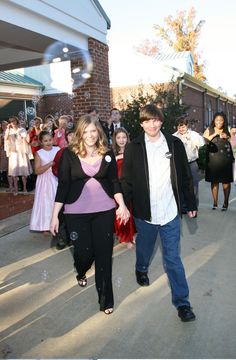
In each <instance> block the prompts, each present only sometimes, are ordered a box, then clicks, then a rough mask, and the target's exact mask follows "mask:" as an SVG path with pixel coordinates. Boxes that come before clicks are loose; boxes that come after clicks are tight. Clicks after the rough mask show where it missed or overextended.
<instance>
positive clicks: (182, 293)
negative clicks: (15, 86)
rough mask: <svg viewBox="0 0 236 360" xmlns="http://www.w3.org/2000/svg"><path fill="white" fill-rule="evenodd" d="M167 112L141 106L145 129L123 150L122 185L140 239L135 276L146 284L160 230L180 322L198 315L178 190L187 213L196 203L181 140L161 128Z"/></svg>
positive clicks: (141, 283)
mask: <svg viewBox="0 0 236 360" xmlns="http://www.w3.org/2000/svg"><path fill="white" fill-rule="evenodd" d="M163 120H164V118H163V114H162V111H161V110H160V109H158V108H157V107H156V106H155V105H153V104H149V105H146V106H144V108H143V109H142V110H141V111H140V125H141V127H142V128H143V130H144V133H142V134H141V135H140V136H139V137H138V138H136V139H135V140H133V141H132V142H131V143H129V144H128V145H127V147H126V149H125V153H124V160H123V166H122V176H121V184H122V188H123V192H124V195H125V199H126V201H127V203H128V202H129V201H131V204H132V210H133V215H134V219H135V225H136V229H137V233H138V234H137V238H136V278H137V282H138V284H139V285H140V286H148V285H149V278H148V270H149V265H150V261H151V257H152V255H153V251H154V246H155V242H156V239H157V235H158V233H160V238H161V245H162V255H163V264H164V268H165V271H166V273H167V276H168V279H169V283H170V288H171V293H172V303H173V305H174V306H175V307H176V308H177V310H178V316H179V317H180V318H181V320H182V321H192V320H195V315H194V313H193V311H192V309H191V306H190V303H189V300H188V296H189V289H188V284H187V281H186V277H185V271H184V267H183V264H182V261H181V258H180V246H179V245H180V219H179V215H178V213H179V212H180V211H181V204H180V193H181V192H182V191H183V194H184V199H185V202H186V205H187V207H188V215H189V217H195V216H196V214H197V207H196V202H195V197H194V192H193V185H192V176H191V171H190V168H189V164H188V160H187V156H186V152H185V149H184V146H183V144H182V142H181V141H180V140H179V139H178V138H176V137H175V136H172V135H170V134H167V133H164V132H162V131H161V126H162V123H163Z"/></svg>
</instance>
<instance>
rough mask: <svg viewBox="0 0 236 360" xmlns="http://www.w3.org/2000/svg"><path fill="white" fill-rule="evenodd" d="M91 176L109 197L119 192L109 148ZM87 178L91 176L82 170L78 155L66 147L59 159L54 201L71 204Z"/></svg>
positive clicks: (113, 157)
mask: <svg viewBox="0 0 236 360" xmlns="http://www.w3.org/2000/svg"><path fill="white" fill-rule="evenodd" d="M93 178H94V179H96V180H97V181H98V182H99V183H100V184H101V186H102V188H103V189H104V190H105V192H106V193H107V195H108V196H109V197H110V198H113V197H114V194H116V193H121V187H120V184H119V180H118V175H117V165H116V159H115V156H114V153H113V152H112V151H111V150H109V151H108V152H107V153H106V154H105V155H104V157H103V159H102V162H101V166H100V169H99V170H98V172H97V174H95V175H94V176H93ZM89 179H91V176H88V175H87V174H85V172H84V171H83V168H82V166H81V162H80V159H79V157H78V156H77V155H76V154H75V153H74V152H72V151H71V150H70V149H69V148H66V149H65V150H64V151H63V153H62V156H61V159H60V161H59V167H58V188H57V193H56V199H55V201H56V202H59V203H63V204H72V203H73V202H75V201H76V200H77V199H78V198H79V196H80V195H81V192H82V190H83V187H84V185H85V183H86V182H87V181H88V180H89Z"/></svg>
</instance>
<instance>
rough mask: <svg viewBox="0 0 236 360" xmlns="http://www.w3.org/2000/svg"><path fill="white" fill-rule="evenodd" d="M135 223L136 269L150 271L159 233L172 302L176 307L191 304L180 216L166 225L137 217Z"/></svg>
mask: <svg viewBox="0 0 236 360" xmlns="http://www.w3.org/2000/svg"><path fill="white" fill-rule="evenodd" d="M135 225H136V229H137V233H138V234H137V238H136V270H137V271H139V272H146V273H147V272H148V268H149V265H150V261H151V257H152V255H153V251H154V247H155V243H156V240H157V235H158V233H159V234H160V238H161V247H162V258H163V266H164V269H165V272H166V274H167V276H168V279H169V283H170V288H171V294H172V303H173V305H174V306H175V307H176V308H178V307H179V306H182V305H190V303H189V301H188V296H189V289H188V284H187V280H186V277H185V271H184V267H183V264H182V261H181V258H180V219H179V216H176V217H175V218H174V219H173V220H172V221H170V222H169V223H167V224H165V225H153V224H149V223H147V222H146V221H144V220H141V219H137V218H135Z"/></svg>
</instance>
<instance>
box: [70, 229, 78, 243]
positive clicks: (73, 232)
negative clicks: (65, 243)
mask: <svg viewBox="0 0 236 360" xmlns="http://www.w3.org/2000/svg"><path fill="white" fill-rule="evenodd" d="M70 239H71V240H72V241H75V240H77V239H78V234H77V232H76V231H72V232H71V233H70Z"/></svg>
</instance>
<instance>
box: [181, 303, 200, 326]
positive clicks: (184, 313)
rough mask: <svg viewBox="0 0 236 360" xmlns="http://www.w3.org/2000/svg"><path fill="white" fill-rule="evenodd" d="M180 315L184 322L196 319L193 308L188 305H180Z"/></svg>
mask: <svg viewBox="0 0 236 360" xmlns="http://www.w3.org/2000/svg"><path fill="white" fill-rule="evenodd" d="M178 316H179V317H180V319H181V321H184V322H188V321H194V320H195V319H196V316H195V315H194V313H193V312H192V308H191V307H190V306H188V305H183V306H179V307H178Z"/></svg>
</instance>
